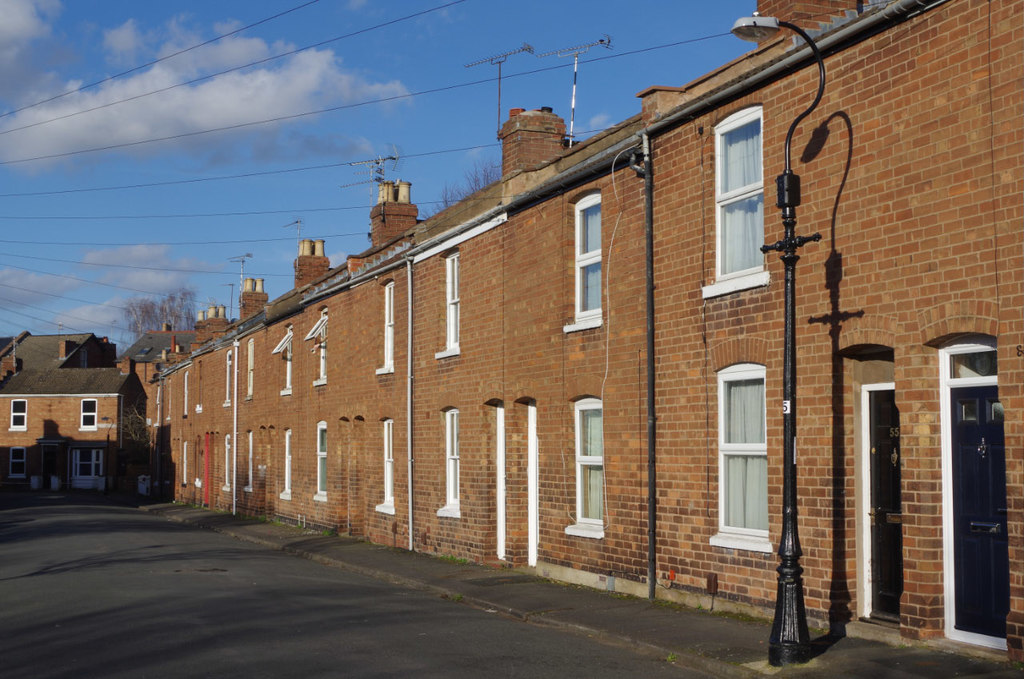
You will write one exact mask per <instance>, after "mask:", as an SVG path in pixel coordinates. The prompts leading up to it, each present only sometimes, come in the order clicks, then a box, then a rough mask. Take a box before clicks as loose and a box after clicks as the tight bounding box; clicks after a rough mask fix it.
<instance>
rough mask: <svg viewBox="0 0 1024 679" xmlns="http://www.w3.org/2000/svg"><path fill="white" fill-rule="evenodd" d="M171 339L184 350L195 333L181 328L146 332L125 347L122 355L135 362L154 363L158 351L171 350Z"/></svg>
mask: <svg viewBox="0 0 1024 679" xmlns="http://www.w3.org/2000/svg"><path fill="white" fill-rule="evenodd" d="M171 340H174V342H175V343H177V344H180V345H181V346H182V347H183V348H184V349H185V350H186V351H188V346H189V345H190V344H192V343H193V342H195V341H196V333H195V332H193V331H186V330H183V331H181V332H178V331H174V330H170V331H168V330H161V331H159V332H147V333H146V334H144V335H143V336H142V337H140V338H139V339H137V340H136V341H135V344H133V345H131V346H130V347H128V348H127V349H125V351H124V353H123V354H121V356H122V357H124V356H127V357H128V358H130V359H132V360H133V361H135V362H136V363H156V362H158V361H159V360H160V353H161V352H162V351H163V350H164V349H166V350H167V351H173V347H171Z"/></svg>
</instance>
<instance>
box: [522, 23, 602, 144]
mask: <svg viewBox="0 0 1024 679" xmlns="http://www.w3.org/2000/svg"><path fill="white" fill-rule="evenodd" d="M591 47H605V48H607V49H611V48H612V36H610V35H608V34H607V33H605V34H604V37H603V38H601V39H600V40H595V41H594V42H588V43H586V44H584V45H574V46H573V47H563V48H562V49H560V50H551V51H550V52H545V53H544V54H538V55H537V57H538V58H540V57H550V56H552V55H556V54H557V55H558V56H560V57H568V56H571V57H572V102H571V105H570V107H569V110H570V113H569V146H572V143H573V141H574V140H575V137H574V136H573V128H574V127H575V124H576V75H577V73H578V72H579V67H580V55H581V54H586V53H587V52H589V51H590V48H591Z"/></svg>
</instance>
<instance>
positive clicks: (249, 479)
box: [242, 354, 252, 493]
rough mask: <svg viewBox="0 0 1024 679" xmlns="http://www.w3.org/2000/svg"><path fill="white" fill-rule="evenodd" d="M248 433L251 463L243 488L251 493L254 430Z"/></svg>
mask: <svg viewBox="0 0 1024 679" xmlns="http://www.w3.org/2000/svg"><path fill="white" fill-rule="evenodd" d="M250 356H251V354H250ZM247 433H248V439H249V455H248V458H249V464H248V473H247V475H246V477H245V481H246V483H245V487H244V488H242V490H244V491H246V492H248V493H251V492H252V431H249V432H247Z"/></svg>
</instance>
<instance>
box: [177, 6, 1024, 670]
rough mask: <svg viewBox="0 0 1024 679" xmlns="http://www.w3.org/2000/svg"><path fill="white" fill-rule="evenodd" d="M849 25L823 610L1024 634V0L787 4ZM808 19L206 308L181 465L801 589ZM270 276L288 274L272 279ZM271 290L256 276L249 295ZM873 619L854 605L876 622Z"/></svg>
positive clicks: (277, 500) (657, 572)
mask: <svg viewBox="0 0 1024 679" xmlns="http://www.w3.org/2000/svg"><path fill="white" fill-rule="evenodd" d="M759 4H760V8H761V10H762V13H763V14H765V15H773V16H777V17H779V18H782V19H785V20H787V21H791V22H794V23H796V24H798V25H800V26H802V27H803V28H804V29H805V30H807V31H808V32H809V33H810V35H811V36H812V38H813V39H814V41H815V42H816V44H817V45H818V46H819V47H820V49H821V51H822V53H823V55H824V64H825V67H826V69H827V72H828V79H827V86H826V87H825V90H824V97H823V98H822V100H821V103H820V105H819V106H818V107H817V108H816V109H815V111H814V113H813V114H812V115H810V116H809V117H807V118H806V120H804V121H803V122H802V123H801V124H800V125H798V126H797V127H796V129H795V134H794V137H793V144H792V148H793V159H794V160H793V167H794V169H795V170H796V171H797V172H798V173H799V174H800V175H801V177H802V178H803V204H802V205H801V207H800V214H799V228H800V230H801V232H806V233H807V234H811V233H813V232H819V233H820V234H821V236H822V238H821V240H820V242H812V243H809V244H807V246H806V247H804V248H803V249H802V250H801V254H800V257H801V259H800V262H799V267H798V272H799V283H798V286H797V288H796V291H797V295H796V308H795V315H796V319H797V324H796V325H797V327H796V338H797V346H798V347H799V359H800V360H799V363H800V365H799V387H798V391H797V394H798V399H797V400H796V402H795V403H793V404H791V406H792V407H793V408H795V411H796V412H797V414H798V415H799V420H800V427H799V438H798V443H797V451H798V454H797V465H798V468H799V477H798V479H799V480H798V486H797V495H798V501H797V505H798V512H799V526H800V531H801V546H802V551H803V560H802V565H803V568H804V569H805V570H804V574H803V578H804V587H805V597H806V604H807V611H808V616H809V618H810V620H811V622H812V623H814V624H816V625H818V626H822V627H828V628H830V629H831V630H832V631H834V632H836V633H842V632H843V631H846V630H847V627H848V625H849V629H850V630H853V629H854V628H855V627H856V626H857V625H863V624H864V623H862V622H857V621H868V623H874V622H877V623H880V624H884V625H889V626H894V625H895V626H898V629H899V632H900V634H901V635H903V636H904V637H906V638H913V639H931V638H942V637H945V638H949V639H952V640H955V641H959V642H964V643H969V644H975V645H981V646H987V647H992V648H1004V649H1006V650H1007V652H1008V654H1009V656H1010V657H1012V658H1014V659H1017V660H1024V454H1022V450H1024V428H1022V425H1024V393H1022V384H1024V372H1022V361H1024V359H1022V358H1021V356H1022V354H1024V350H1022V349H1021V346H1022V345H1024V338H1022V330H1024V327H1022V324H1024V318H1022V317H1024V295H1022V292H1024V287H1022V280H1021V277H1022V273H1024V261H1022V252H1024V238H1022V232H1024V230H1022V226H1024V209H1022V196H1024V171H1022V160H1024V158H1022V152H1024V138H1022V136H1024V135H1022V131H1024V105H1022V100H1024V97H1022V90H1021V87H1020V83H1021V82H1022V76H1024V62H1022V56H1021V55H1022V54H1024V49H1022V48H1024V5H1022V4H1021V3H998V2H982V1H981V0H945V1H943V0H912V1H911V0H890V1H881V2H873V3H854V2H852V0H816V1H815V0H805V1H797V0H762V1H761V2H760V3H759ZM817 85H818V75H817V68H816V65H815V61H814V60H813V59H812V58H811V53H810V50H809V49H808V48H807V47H806V45H805V44H804V43H803V42H802V41H801V40H799V39H796V38H794V37H793V34H792V33H788V34H787V32H786V31H783V33H782V34H780V37H777V38H772V39H766V40H763V41H762V42H761V43H760V44H759V45H758V46H757V47H756V48H755V49H753V50H752V51H751V52H750V53H748V54H747V55H746V56H744V57H742V58H740V59H737V60H735V61H734V62H732V63H729V64H726V65H724V66H723V67H721V68H720V69H719V70H717V71H715V72H713V73H710V74H707V75H706V76H704V77H702V78H700V79H697V80H695V81H693V82H692V83H690V84H688V85H685V86H683V87H652V88H649V89H647V90H644V91H643V92H641V94H640V98H641V102H642V105H641V111H640V113H639V114H638V115H637V116H635V117H633V118H630V119H628V120H626V121H624V122H622V123H620V124H618V125H616V126H615V127H612V128H610V129H609V130H606V131H605V132H602V133H600V134H597V135H595V136H594V137H592V138H590V139H587V140H586V141H584V142H582V143H575V144H572V145H571V146H570V145H568V144H566V142H565V125H564V122H563V121H562V119H561V118H560V117H559V116H557V115H556V114H555V113H554V112H552V111H551V110H550V109H547V108H542V109H539V110H531V111H526V110H523V109H513V110H512V111H511V115H510V117H509V119H508V120H507V122H506V123H505V124H504V126H503V127H502V129H501V131H500V137H501V140H502V145H503V164H502V177H501V179H500V181H498V182H495V183H494V184H492V185H490V186H488V187H486V188H484V189H482V190H480V191H479V192H477V193H476V194H474V195H472V196H470V197H468V198H467V199H465V200H464V201H462V202H460V203H458V204H456V205H454V206H452V207H450V208H448V209H446V210H444V211H443V212H441V213H439V214H437V215H435V216H433V217H431V218H429V219H426V220H423V221H420V220H419V219H418V216H417V215H418V211H417V209H416V206H415V205H414V204H413V203H412V201H411V196H410V187H409V185H408V184H407V183H404V182H398V183H397V184H396V183H392V182H383V183H382V184H381V185H380V194H379V198H378V204H377V205H376V206H375V207H374V208H373V210H372V211H371V243H372V245H371V247H370V249H369V250H367V251H366V252H364V253H361V254H359V255H357V256H350V257H348V259H347V261H346V262H345V263H343V264H342V265H341V266H338V267H334V268H332V267H331V266H330V262H329V260H328V259H327V258H326V257H325V256H324V254H323V243H322V242H321V241H315V242H314V241H303V242H302V243H300V248H299V254H298V257H297V259H296V261H295V286H294V288H293V289H292V290H290V291H288V292H287V293H286V294H284V295H283V296H281V297H278V298H277V299H275V300H273V301H269V300H268V299H267V297H266V295H265V294H264V295H263V296H262V297H254V296H253V295H255V290H256V286H255V283H254V282H249V283H247V285H246V291H247V293H248V294H249V295H250V298H249V299H248V303H247V302H246V299H243V303H242V305H241V308H242V309H243V311H242V314H241V316H242V318H241V320H240V321H238V322H236V323H231V322H229V321H228V319H226V318H223V314H222V313H221V312H220V311H218V310H210V311H208V312H204V313H202V314H201V317H200V322H199V323H197V328H196V332H197V337H196V345H195V346H197V347H198V348H196V349H195V350H194V351H192V352H191V353H190V354H188V355H187V356H184V357H183V360H181V361H180V362H178V363H176V364H174V365H173V366H171V367H170V368H168V369H166V370H165V371H164V372H162V373H161V374H160V377H159V382H160V389H161V394H162V403H163V407H164V411H163V414H162V423H161V424H162V426H164V427H166V429H167V432H168V441H169V445H170V447H171V451H172V457H173V474H174V479H175V481H174V484H173V487H174V489H175V496H176V498H177V499H180V500H182V501H188V502H195V503H202V504H206V505H209V506H211V507H216V508H220V509H234V510H235V511H239V512H242V513H249V514H265V515H268V516H272V517H276V518H279V519H282V520H286V521H290V522H294V523H298V524H301V525H307V526H315V527H317V528H332V529H337V530H339V531H342V532H347V533H351V534H353V535H359V536H364V537H366V538H367V539H369V540H372V541H374V542H377V543H381V544H387V545H394V546H399V547H403V548H406V549H411V550H417V551H423V552H429V553H437V554H445V555H452V556H457V557H463V558H467V559H471V560H474V561H478V562H485V563H492V564H504V565H508V566H515V567H526V568H534V569H536V572H537V573H538V574H541V575H545V576H548V577H553V578H557V579H561V580H565V581H570V582H577V583H581V584H587V585H591V586H596V587H601V588H604V589H608V590H613V591H619V592H626V593H630V594H635V595H640V596H644V595H646V596H651V597H658V598H666V599H673V600H677V601H682V602H684V603H689V604H692V605H697V604H701V605H704V606H708V605H709V604H711V603H714V605H715V606H716V607H717V608H718V609H720V610H721V609H733V610H741V611H747V612H751V611H752V612H754V613H758V614H764V613H766V612H768V611H770V610H771V608H772V606H773V601H774V590H775V587H776V571H775V569H776V566H777V565H778V557H777V556H776V555H775V552H776V551H777V549H778V548H779V536H780V529H781V514H782V511H781V510H782V499H781V496H782V483H783V479H782V466H783V464H782V457H783V456H782V437H783V431H782V410H783V406H782V398H781V394H782V369H783V366H782V363H783V360H782V359H783V346H782V345H783V285H782V283H783V281H782V279H783V276H782V273H783V267H782V264H781V262H780V261H779V258H778V257H777V256H776V255H775V254H763V253H762V252H761V250H760V247H761V245H762V244H765V243H771V242H773V241H775V240H776V239H777V238H779V237H780V236H781V233H782V224H781V220H780V217H779V212H778V210H777V209H776V208H775V207H774V206H773V200H772V194H773V192H772V191H771V189H770V185H771V182H770V180H766V179H765V178H766V177H768V178H770V177H774V176H776V175H778V174H779V173H780V172H781V170H782V168H783V145H784V140H785V137H786V134H787V130H788V128H789V126H790V125H791V124H792V122H793V120H794V118H795V116H796V115H797V114H798V113H799V112H800V111H802V110H804V109H805V108H806V107H807V106H808V105H809V104H810V102H811V100H812V99H813V98H814V95H815V91H816V88H817ZM260 292H261V293H262V288H260ZM245 294H246V293H243V296H244V295H245ZM855 622H857V625H854V624H852V623H855Z"/></svg>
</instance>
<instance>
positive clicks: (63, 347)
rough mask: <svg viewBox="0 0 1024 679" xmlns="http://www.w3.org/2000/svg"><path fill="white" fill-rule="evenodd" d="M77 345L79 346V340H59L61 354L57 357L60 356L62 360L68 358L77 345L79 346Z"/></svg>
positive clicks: (58, 350) (58, 345)
mask: <svg viewBox="0 0 1024 679" xmlns="http://www.w3.org/2000/svg"><path fill="white" fill-rule="evenodd" d="M77 346H78V343H77V342H73V341H71V340H66V339H62V340H60V341H58V342H57V353H58V354H60V355H59V356H57V358H59V359H61V360H63V359H65V358H67V357H68V355H69V354H70V353H71V352H72V351H74V350H75V347H77Z"/></svg>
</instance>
